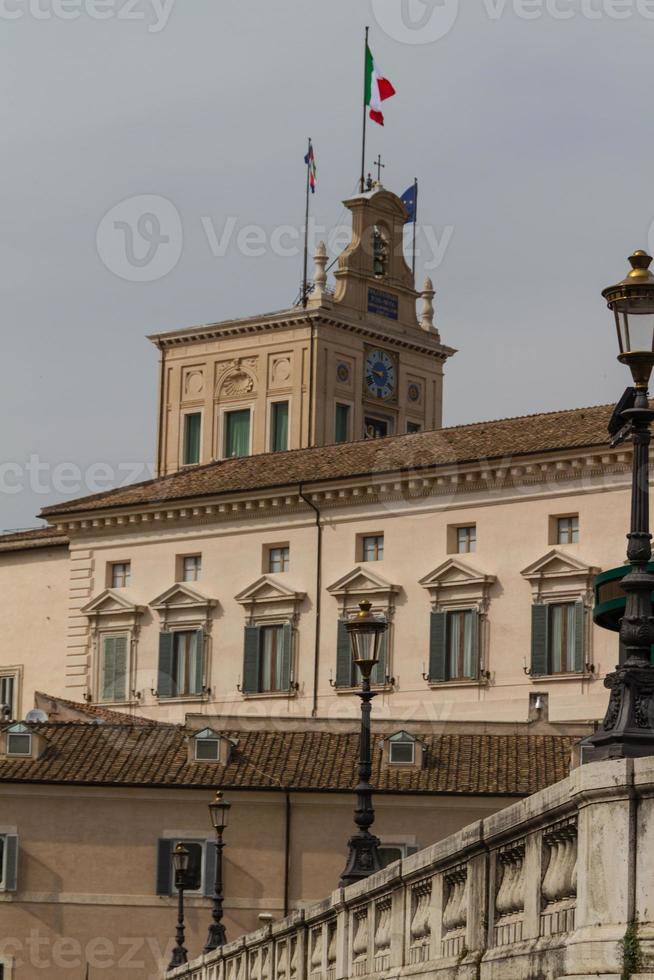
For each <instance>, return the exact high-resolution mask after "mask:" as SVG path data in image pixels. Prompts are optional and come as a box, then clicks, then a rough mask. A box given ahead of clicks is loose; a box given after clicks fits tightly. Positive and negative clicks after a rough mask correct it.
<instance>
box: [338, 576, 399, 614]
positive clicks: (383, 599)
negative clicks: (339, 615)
mask: <svg viewBox="0 0 654 980" xmlns="http://www.w3.org/2000/svg"><path fill="white" fill-rule="evenodd" d="M327 591H328V592H329V594H330V595H333V596H335V597H336V598H338V599H341V600H342V606H343V610H344V611H347V610H353V609H356V607H357V606H358V604H359V603H360V602H361V600H362V599H369V600H370V601H371V602H372V604H373V608H383V607H385V608H389V609H390V607H391V606H393V604H394V597H395V596H396V595H397V593H398V592H399V591H400V587H399V585H393V584H392V582H388V581H387V580H386V579H385V578H382V576H381V575H378V574H377V573H376V572H373V571H371V570H369V569H368V568H365V567H363V566H361V565H357V567H356V568H353V569H352V571H351V572H348V573H347V575H344V576H343V577H342V578H339V579H338V581H336V582H334V583H333V584H332V585H329V586H328V587H327Z"/></svg>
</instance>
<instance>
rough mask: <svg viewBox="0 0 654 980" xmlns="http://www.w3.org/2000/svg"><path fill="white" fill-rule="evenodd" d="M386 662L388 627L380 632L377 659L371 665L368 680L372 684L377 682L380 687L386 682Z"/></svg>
mask: <svg viewBox="0 0 654 980" xmlns="http://www.w3.org/2000/svg"><path fill="white" fill-rule="evenodd" d="M387 663H388V629H387V630H386V632H385V633H382V638H381V643H380V644H379V660H378V661H377V663H376V664H375V666H374V667H373V671H372V674H371V675H370V680H371V683H372V684H377V685H379V686H380V687H381V686H382V685H384V684H385V683H386V674H387V673H388V671H387V669H386V666H387Z"/></svg>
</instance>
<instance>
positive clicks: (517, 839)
mask: <svg viewBox="0 0 654 980" xmlns="http://www.w3.org/2000/svg"><path fill="white" fill-rule="evenodd" d="M407 829H408V828H407ZM634 923H636V926H635V933H634V925H633V924H634ZM628 930H629V932H630V944H631V946H632V947H633V943H634V938H633V937H634V935H635V936H636V939H635V943H636V946H637V948H638V952H639V957H640V959H639V967H638V969H639V970H640V973H638V974H637V975H638V977H640V978H644V977H652V978H654V972H652V973H647V972H646V970H647V966H648V963H650V962H651V964H653V965H652V967H651V969H653V970H654V758H652V759H639V760H634V761H632V760H620V761H614V762H602V763H594V764H590V765H586V766H583V767H581V768H579V769H576V770H575V771H574V772H573V773H572V775H571V776H570V777H569V778H568V779H565V780H564V781H563V782H561V783H557V784H556V785H555V786H551V787H549V788H548V789H546V790H544V791H543V792H541V793H537V794H535V795H534V796H532V797H530V798H529V799H526V800H523V801H521V802H519V803H516V804H514V805H513V806H510V807H508V808H507V809H505V810H502V811H500V812H499V813H497V814H495V815H494V816H492V817H489V818H488V819H486V820H483V821H480V822H477V823H473V824H471V825H470V826H469V827H466V828H465V829H464V830H462V831H461V832H460V833H458V834H454V835H453V836H452V837H448V838H447V839H445V840H442V841H440V842H439V843H438V844H435V845H433V846H432V847H429V848H427V849H426V850H424V851H421V852H419V853H417V854H414V855H412V856H411V857H409V858H406V859H405V860H403V861H398V862H397V863H396V864H393V865H391V866H390V867H388V868H386V869H385V870H384V871H382V872H380V873H379V874H377V875H375V876H374V877H371V878H369V879H368V880H367V881H364V882H360V883H359V884H356V885H352V886H351V887H350V888H347V889H338V890H336V891H335V892H333V893H332V895H331V896H330V897H329V898H327V899H326V900H325V901H324V902H322V903H321V904H319V905H316V906H312V907H311V908H309V909H307V910H303V911H298V912H295V913H293V914H292V915H290V916H288V917H287V918H285V919H282V920H280V921H278V922H275V923H273V924H272V925H269V926H266V927H265V928H264V929H260V930H259V931H258V932H255V933H252V934H251V935H249V936H245V937H243V938H242V939H239V940H238V941H236V942H232V943H230V944H229V945H227V946H224V947H223V948H222V949H221V950H217V951H216V952H215V953H213V954H210V955H208V956H206V957H200V958H199V959H197V960H196V961H195V962H193V963H191V964H189V965H188V966H187V967H180V968H179V969H178V970H175V971H172V972H170V973H168V974H166V976H167V977H168V978H169V980H172V978H173V977H175V978H179V980H181V978H186V980H344V978H350V977H368V976H371V975H378V974H382V975H385V976H387V977H397V976H399V975H402V976H411V975H413V974H415V975H418V974H420V975H422V976H430V977H442V978H443V980H455V978H456V980H473V978H474V980H522V978H527V977H529V978H532V977H538V978H539V980H540V978H543V980H545V978H547V980H566V978H572V977H577V978H578V980H581V978H582V977H589V976H596V975H601V976H602V977H604V978H605V980H609V978H615V980H618V978H619V977H620V976H622V974H623V966H624V963H623V958H624V952H623V950H624V948H625V947H624V944H623V942H622V940H623V939H624V938H625V934H626V933H627V931H628ZM627 975H630V976H631V975H632V974H631V973H629V974H627ZM633 975H634V976H636V972H634V974H633Z"/></svg>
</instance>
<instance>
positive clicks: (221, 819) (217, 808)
mask: <svg viewBox="0 0 654 980" xmlns="http://www.w3.org/2000/svg"><path fill="white" fill-rule="evenodd" d="M231 806H232V804H231V803H228V802H227V801H226V800H225V799H223V794H222V793H221V792H220V790H218V791H217V792H216V798H215V800H213V802H212V803H210V804H209V816H210V817H211V823H212V825H213V829H214V830H215V831H216V875H215V878H214V885H213V910H212V912H211V917H212V919H213V922H212V923H211V925H210V926H209V935H208V936H207V941H206V943H205V946H204V949H203V950H202V952H203V953H211V952H212V951H213V950H214V949H218V947H219V946H224V945H225V943H226V942H227V934H226V932H225V926H224V925H223V922H222V918H223V848H224V846H225V845H224V843H223V832H224V830H225V828H226V827H227V824H228V823H229V811H230V809H231Z"/></svg>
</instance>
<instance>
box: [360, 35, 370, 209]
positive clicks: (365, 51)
mask: <svg viewBox="0 0 654 980" xmlns="http://www.w3.org/2000/svg"><path fill="white" fill-rule="evenodd" d="M369 30H370V28H369V27H366V41H365V46H364V49H363V136H362V139H361V180H360V182H359V188H360V193H361V194H363V191H364V189H365V178H366V120H367V118H368V117H367V113H366V108H367V106H366V92H367V90H368V72H367V68H368V31H369Z"/></svg>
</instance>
